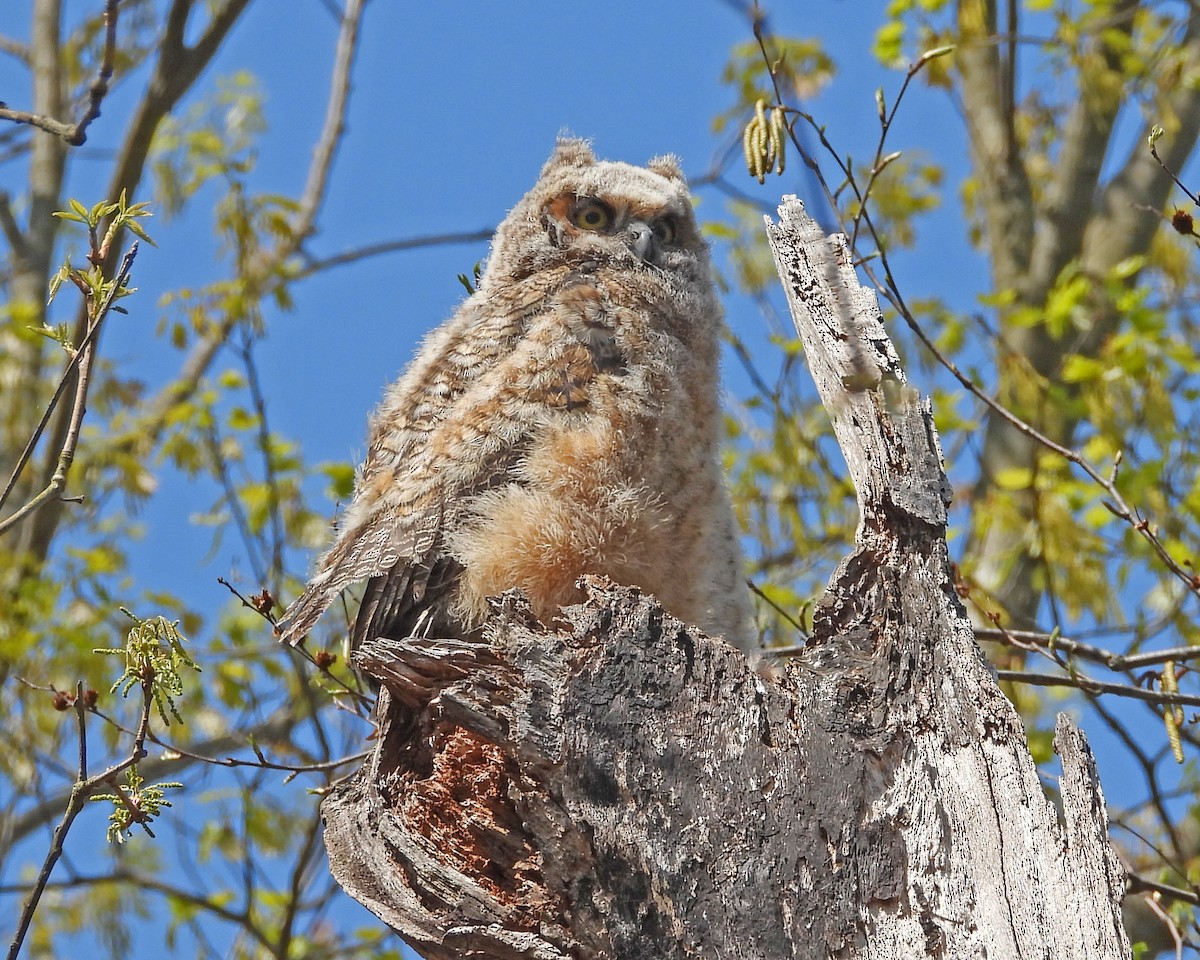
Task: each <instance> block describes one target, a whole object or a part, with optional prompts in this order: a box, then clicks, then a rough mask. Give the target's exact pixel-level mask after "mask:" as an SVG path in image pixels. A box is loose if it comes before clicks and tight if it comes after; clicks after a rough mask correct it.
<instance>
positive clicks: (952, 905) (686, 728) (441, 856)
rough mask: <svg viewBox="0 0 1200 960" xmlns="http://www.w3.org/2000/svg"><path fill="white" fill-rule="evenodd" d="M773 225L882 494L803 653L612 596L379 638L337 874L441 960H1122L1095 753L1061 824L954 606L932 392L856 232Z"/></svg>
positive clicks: (1071, 748) (592, 586)
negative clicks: (540, 612)
mask: <svg viewBox="0 0 1200 960" xmlns="http://www.w3.org/2000/svg"><path fill="white" fill-rule="evenodd" d="M769 232H770V236H771V240H772V244H773V246H774V249H775V250H776V256H777V258H778V262H779V266H780V271H781V275H782V276H783V277H784V280H785V286H787V287H788V288H789V298H790V300H791V304H792V308H793V311H794V314H795V316H796V319H797V325H798V329H799V331H800V334H801V337H802V339H803V340H804V344H805V351H806V354H807V356H808V359H809V362H810V364H811V366H812V369H813V373H814V377H815V379H816V381H817V384H818V386H819V388H820V389H821V392H822V396H823V398H824V400H825V403H826V405H827V406H828V407H829V409H830V412H831V414H832V417H833V422H834V428H835V431H836V433H837V436H838V440H839V442H840V443H841V445H842V448H843V451H844V453H845V455H846V460H847V463H848V466H849V469H850V473H851V476H852V477H853V479H854V482H855V484H856V487H857V488H858V491H859V500H860V504H861V507H862V522H861V524H860V528H859V532H858V540H857V545H856V548H855V550H854V551H853V553H851V554H850V556H848V557H847V558H846V559H845V560H844V561H843V563H842V564H841V565H840V566H839V568H838V570H837V572H836V573H835V575H834V577H833V578H832V579H831V582H830V584H829V588H828V591H827V592H826V594H825V596H824V597H823V598H822V600H821V601H820V603H819V605H818V608H817V610H816V614H815V617H814V636H813V638H812V640H811V642H810V643H809V645H808V647H807V649H806V651H805V653H804V654H803V655H802V656H801V657H798V658H796V659H794V660H793V661H791V662H790V663H788V664H786V665H785V666H780V667H778V668H775V669H769V668H765V667H763V666H762V665H758V666H757V667H756V666H754V665H752V664H751V663H749V662H748V660H747V658H746V656H745V655H744V654H742V653H741V652H739V651H737V650H735V649H734V648H732V647H730V646H729V645H728V644H726V643H724V642H723V641H721V640H719V639H711V638H708V637H705V636H702V635H701V634H699V633H698V632H697V631H696V630H695V629H693V628H690V627H688V626H686V625H684V624H682V623H680V622H679V621H677V620H675V619H673V618H672V617H671V616H669V615H667V614H666V613H664V611H663V609H662V607H661V606H660V605H659V604H658V603H657V601H656V600H655V599H654V598H652V597H650V596H647V595H643V594H642V593H641V591H639V590H637V589H636V588H629V587H618V586H616V585H614V584H612V583H610V582H608V581H603V580H598V579H586V580H585V581H584V582H583V587H584V591H585V594H586V601H585V602H584V603H582V604H580V605H577V606H574V607H569V608H567V609H566V610H564V612H563V618H562V621H561V622H559V623H558V624H556V625H555V627H554V628H553V629H551V628H547V627H545V626H543V625H542V624H541V623H539V622H538V621H537V620H536V619H535V618H534V617H532V616H531V614H530V611H529V608H528V604H527V603H526V602H525V601H524V600H523V599H522V598H521V597H520V595H519V594H516V593H510V594H508V595H506V596H505V597H503V598H501V599H500V600H498V601H496V603H495V605H494V607H493V610H492V613H491V615H490V616H489V617H488V619H487V622H486V628H485V632H484V636H483V637H482V638H481V639H480V640H478V641H476V642H472V643H468V642H461V641H439V640H431V639H411V640H405V641H395V640H388V641H378V642H368V643H365V644H364V645H363V646H362V648H360V651H359V654H358V660H359V663H360V665H361V666H362V667H363V668H364V669H365V670H366V671H367V672H369V673H371V674H372V675H373V676H376V677H377V678H379V679H380V681H381V682H382V684H383V688H382V692H381V699H380V708H379V714H378V716H379V722H380V731H379V735H378V739H377V741H376V748H375V752H374V755H373V757H372V758H371V760H370V762H369V763H368V764H367V765H366V766H365V767H364V769H363V770H362V771H361V772H360V773H359V774H358V775H357V776H355V777H353V778H351V779H350V780H349V781H347V782H345V783H344V784H342V785H341V786H340V787H339V788H337V789H336V790H335V791H334V792H333V793H332V794H331V795H330V796H329V797H328V798H327V799H326V801H325V803H324V806H323V811H324V814H325V818H326V824H327V831H326V845H327V847H328V849H329V852H330V860H331V864H332V867H333V870H334V873H335V875H336V876H337V878H338V880H339V882H340V883H341V884H342V885H343V887H345V889H346V890H347V891H348V892H349V893H350V894H351V895H352V896H354V897H355V898H357V899H358V900H360V901H361V902H363V903H364V904H366V905H367V906H368V907H369V908H370V909H371V910H373V911H374V912H375V913H376V914H377V915H378V916H380V917H381V918H382V919H383V920H384V921H386V922H387V923H389V924H390V925H391V926H393V927H394V928H395V929H397V930H398V931H400V932H401V934H402V935H403V936H404V937H405V938H406V939H407V940H408V941H409V942H410V943H411V944H412V945H413V946H414V947H415V948H416V949H417V950H418V951H420V952H421V953H422V954H423V955H424V956H426V957H429V958H450V957H456V958H457V957H504V958H515V957H537V958H546V960H549V958H565V957H572V958H594V957H595V958H598V957H612V958H621V960H625V958H647V960H648V958H674V957H720V958H724V957H743V958H762V960H767V958H780V957H803V958H809V957H811V958H825V957H839V958H848V957H853V958H879V960H884V958H887V960H898V958H919V957H938V958H968V957H970V958H982V957H988V958H990V960H996V958H1023V960H1030V958H1035V957H1036V958H1054V960H1059V958H1067V960H1071V958H1079V960H1083V958H1088V960H1094V958H1099V960H1108V958H1113V960H1115V958H1121V957H1128V956H1129V945H1128V942H1127V940H1126V938H1125V935H1124V932H1123V930H1122V928H1121V923H1120V912H1119V904H1120V898H1121V894H1122V885H1123V877H1122V874H1121V870H1120V867H1119V865H1118V864H1117V862H1116V860H1115V857H1114V856H1113V854H1112V851H1111V849H1110V848H1109V846H1108V839H1107V825H1106V817H1105V813H1104V803H1103V797H1102V795H1101V793H1100V788H1099V784H1098V780H1097V777H1096V771H1095V765H1094V761H1093V760H1092V758H1091V754H1090V752H1089V751H1088V749H1087V746H1086V742H1085V741H1084V739H1083V736H1082V734H1081V733H1080V732H1079V731H1078V729H1076V728H1075V727H1074V725H1073V724H1072V723H1071V722H1070V721H1069V720H1068V719H1066V718H1065V717H1064V718H1062V719H1061V720H1060V725H1059V735H1058V738H1057V741H1056V743H1057V744H1058V749H1059V750H1060V753H1061V754H1062V758H1063V780H1062V797H1063V809H1064V822H1063V823H1062V824H1061V825H1060V822H1059V819H1058V816H1057V814H1056V812H1055V809H1054V807H1053V806H1052V805H1051V803H1050V802H1049V801H1048V800H1047V798H1046V795H1045V793H1044V791H1043V789H1042V785H1041V782H1040V781H1039V778H1038V773H1037V770H1036V769H1035V766H1034V764H1033V761H1032V759H1031V758H1030V756H1029V752H1028V749H1027V747H1026V744H1025V738H1024V731H1023V729H1022V726H1021V723H1020V720H1019V719H1018V717H1017V715H1016V713H1015V711H1014V710H1013V709H1012V706H1011V705H1010V704H1009V703H1008V701H1007V700H1006V699H1005V698H1004V697H1003V695H1002V694H1001V692H1000V690H999V689H998V687H997V686H996V684H995V682H994V680H993V678H992V674H991V671H990V669H989V667H988V665H987V663H986V662H985V660H984V659H983V656H982V654H981V653H980V651H979V648H978V647H977V646H976V644H975V642H974V638H973V636H972V634H971V628H970V625H969V623H968V622H967V620H966V618H965V616H964V615H963V611H962V608H961V605H960V604H959V601H958V598H957V596H956V595H955V593H954V590H953V584H952V580H951V577H950V569H949V562H948V557H947V553H946V545H945V537H944V534H945V508H946V504H947V501H948V486H947V483H946V480H945V477H944V475H943V473H942V470H941V464H940V452H939V450H938V446H937V440H936V436H935V434H934V430H933V426H932V418H931V416H930V411H929V407H928V404H927V403H926V402H924V401H923V400H922V399H921V398H920V397H919V395H918V394H917V392H916V391H915V390H913V389H912V388H911V387H909V386H908V385H907V384H906V383H905V380H904V376H903V372H902V371H901V370H900V367H899V363H898V361H897V359H896V355H895V352H894V350H893V349H892V346H891V344H890V342H889V341H888V339H887V336H886V334H885V332H884V330H883V326H882V324H881V322H880V320H879V313H878V309H877V306H876V304H875V300H874V296H873V295H872V294H869V293H866V292H864V291H862V290H861V289H860V288H859V287H858V284H857V280H856V279H855V277H854V273H853V270H852V269H851V268H850V266H849V262H848V259H847V254H846V248H845V244H844V241H842V240H840V239H839V238H834V239H832V240H829V239H826V238H825V237H823V236H821V235H820V234H819V232H817V231H815V228H814V227H813V225H812V222H811V221H810V220H808V219H807V217H806V216H805V215H804V213H803V208H802V207H801V206H800V205H799V203H798V202H795V201H791V202H789V203H788V204H787V205H785V207H783V208H781V219H780V222H779V224H778V225H775V224H772V225H770V227H769ZM680 575H681V576H685V575H686V571H680Z"/></svg>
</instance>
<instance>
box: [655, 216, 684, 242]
mask: <svg viewBox="0 0 1200 960" xmlns="http://www.w3.org/2000/svg"><path fill="white" fill-rule="evenodd" d="M650 229H651V230H652V231H653V232H654V236H655V237H657V238H658V242H659V243H665V244H667V245H668V246H670V245H671V244H672V243H674V242H675V236H676V234H677V233H678V232H679V231H678V230H677V229H676V228H675V218H674V217H659V218H658V219H657V220H655V221H654V222H653V223H652V224H650Z"/></svg>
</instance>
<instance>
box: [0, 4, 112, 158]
mask: <svg viewBox="0 0 1200 960" xmlns="http://www.w3.org/2000/svg"><path fill="white" fill-rule="evenodd" d="M117 11H118V7H117V0H105V3H104V27H105V30H104V54H103V55H102V57H101V59H100V69H99V70H98V71H97V73H96V79H95V80H93V81H92V85H91V86H90V87H88V101H87V107H86V109H85V110H84V112H83V115H82V116H81V117H80V118H79V119H78V120H77V121H75V122H74V123H64V122H63V121H61V120H56V119H55V118H54V117H47V116H43V115H42V114H39V113H30V112H29V111H27V110H12V109H10V108H8V107H6V106H5V105H4V104H0V120H11V121H12V122H13V123H25V124H29V125H30V126H32V127H37V128H38V129H39V130H45V131H46V132H47V133H52V134H54V136H56V137H61V138H62V139H63V140H64V141H66V142H67V143H69V144H70V145H71V146H73V147H81V146H83V144H84V143H86V142H87V128H88V127H89V126H90V125H91V123H92V121H93V120H95V119H96V118H97V117H98V116H100V104H101V103H103V102H104V97H105V96H106V95H107V94H108V84H109V81H110V80H111V79H112V75H113V63H114V62H115V60H116V51H117Z"/></svg>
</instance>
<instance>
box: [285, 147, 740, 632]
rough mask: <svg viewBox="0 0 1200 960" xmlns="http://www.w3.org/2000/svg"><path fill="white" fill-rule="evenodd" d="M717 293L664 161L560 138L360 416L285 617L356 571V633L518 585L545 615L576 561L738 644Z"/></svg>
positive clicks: (670, 165) (470, 608) (303, 625)
mask: <svg viewBox="0 0 1200 960" xmlns="http://www.w3.org/2000/svg"><path fill="white" fill-rule="evenodd" d="M720 325H721V314H720V307H719V304H718V302H717V299H716V295H715V293H714V290H713V284H712V279H711V275H710V268H709V262H708V251H707V248H706V245H705V243H704V241H703V239H702V238H701V236H700V233H699V230H698V229H697V226H696V222H695V218H694V217H693V215H692V209H691V204H690V201H689V197H688V192H687V186H686V183H685V182H684V179H683V176H682V174H681V173H680V171H679V167H678V165H677V163H676V162H675V160H674V159H673V158H670V157H666V158H660V159H657V160H653V161H651V163H650V164H649V166H648V167H647V168H641V167H633V166H629V165H627V164H623V163H607V162H599V161H597V160H596V159H595V157H594V156H593V154H592V151H591V149H590V148H589V147H588V145H587V144H586V143H584V142H583V141H579V140H563V141H560V142H559V144H558V147H557V149H556V150H555V152H554V154H553V155H552V156H551V158H550V160H549V161H548V162H547V164H546V165H545V167H544V168H543V170H542V174H541V177H540V179H539V180H538V182H537V184H536V185H535V186H534V188H533V189H532V190H531V191H530V192H529V194H527V195H526V196H525V197H524V199H522V200H521V202H520V203H519V204H518V205H517V206H516V207H515V208H514V209H513V211H512V212H511V213H510V214H509V215H508V217H507V218H505V220H504V222H503V223H502V224H501V225H500V227H499V229H498V230H497V232H496V236H495V239H494V241H493V244H492V253H491V256H490V258H489V260H488V264H487V269H486V270H485V272H484V275H483V277H482V279H481V281H480V285H479V290H478V291H477V292H476V293H475V294H473V295H472V296H471V297H470V299H468V300H467V301H466V302H465V303H463V305H462V306H461V307H460V308H459V310H458V312H457V313H456V314H455V316H454V317H452V318H451V319H450V320H449V321H448V322H447V323H446V324H444V325H443V326H441V327H439V328H438V329H436V330H434V331H433V333H431V334H430V336H429V337H428V338H427V339H426V341H425V343H424V345H423V346H422V348H421V350H420V352H419V353H418V355H417V357H416V359H415V360H414V361H413V363H412V365H411V366H410V367H409V369H408V370H407V371H406V372H405V374H404V375H403V376H402V377H401V378H400V380H399V381H397V382H396V383H395V384H394V385H393V386H392V387H391V389H390V390H389V391H388V393H387V396H386V397H385V399H384V401H383V403H382V405H381V406H380V408H379V410H378V411H377V412H376V414H375V416H374V418H373V419H372V422H371V430H370V443H369V449H368V453H367V459H366V463H365V464H364V465H363V467H362V469H361V471H360V473H359V477H358V482H357V486H356V490H355V495H354V501H353V503H352V504H351V505H350V508H349V509H348V510H347V512H346V515H345V516H344V518H343V520H342V524H341V528H340V533H339V536H338V539H337V542H336V543H334V545H333V547H332V548H331V549H330V550H329V551H328V552H327V553H326V554H325V555H324V556H323V557H322V558H321V560H320V562H319V563H318V566H317V572H316V574H315V575H314V577H313V579H312V580H311V581H310V582H309V584H308V586H307V587H306V588H305V589H304V592H303V593H302V594H301V595H300V597H299V598H298V599H297V600H296V601H295V602H294V603H293V604H292V605H291V606H290V607H289V608H288V609H287V611H286V613H285V614H284V616H283V619H282V620H281V621H280V624H279V633H280V637H281V639H283V640H285V641H288V642H291V643H296V642H298V641H299V640H300V639H301V638H303V636H304V635H305V634H306V633H307V632H308V630H309V629H310V628H311V627H312V626H313V624H314V623H316V621H317V619H318V618H319V617H320V616H321V614H322V613H323V612H324V611H325V610H326V609H327V608H328V606H329V605H330V604H331V603H332V602H333V600H334V599H335V598H336V597H337V596H338V594H340V593H341V592H342V591H343V590H344V589H346V588H347V587H349V586H350V585H352V584H354V583H356V582H358V581H363V580H366V581H367V586H366V589H365V592H364V596H363V601H362V605H361V609H360V611H359V615H358V619H357V621H356V623H355V625H354V630H353V633H352V637H351V640H352V642H354V643H357V642H359V641H360V640H362V639H363V638H365V637H375V636H390V637H405V636H410V635H412V634H414V633H424V632H428V631H449V632H452V633H453V632H462V631H471V630H474V629H475V628H477V626H478V625H479V623H480V622H481V620H482V618H483V616H484V615H485V613H486V599H487V597H489V596H494V595H497V594H500V593H502V592H504V591H505V590H507V589H509V588H511V587H519V588H521V589H522V590H524V591H525V593H526V594H527V595H528V596H529V598H530V600H531V602H532V604H533V609H534V611H535V613H536V614H537V615H538V616H539V617H541V618H542V619H543V620H550V619H552V618H553V616H554V614H555V612H556V611H557V609H558V608H559V607H560V606H561V605H562V604H565V603H571V602H575V601H577V600H579V599H580V596H581V595H580V592H579V589H578V588H577V587H576V585H575V584H576V581H577V580H578V578H579V577H580V576H582V575H583V574H586V573H594V574H603V575H606V576H609V577H611V578H612V579H614V580H617V581H619V582H622V583H629V584H637V585H639V586H641V587H643V588H644V589H646V590H648V591H650V592H652V593H653V594H655V595H656V596H657V597H658V599H659V600H660V601H661V602H662V603H663V605H664V606H666V607H667V609H669V610H670V611H671V612H672V613H674V614H675V615H677V616H679V617H680V618H682V619H684V620H686V621H689V622H692V623H695V624H697V625H699V626H700V627H702V628H704V629H705V630H706V631H708V632H710V633H715V634H724V635H725V636H726V637H727V638H728V639H730V640H731V641H733V642H735V643H737V644H739V645H740V646H742V647H744V648H747V649H748V648H749V647H750V646H751V637H750V623H749V604H748V598H747V596H746V591H745V587H744V584H743V580H742V571H741V554H740V551H739V549H738V544H737V537H736V535H735V531H734V524H733V517H732V511H731V509H730V506H729V499H728V495H727V493H726V491H725V487H724V484H723V482H722V477H721V472H720V468H719V464H718V459H717V453H718V439H719V422H720V408H719V403H718V395H717V383H718V375H717V360H718V353H719V348H718V335H719V331H720Z"/></svg>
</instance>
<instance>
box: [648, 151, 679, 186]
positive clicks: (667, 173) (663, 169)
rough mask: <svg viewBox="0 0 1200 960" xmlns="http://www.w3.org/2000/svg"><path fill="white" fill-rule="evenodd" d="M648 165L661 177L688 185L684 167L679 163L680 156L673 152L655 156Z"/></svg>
mask: <svg viewBox="0 0 1200 960" xmlns="http://www.w3.org/2000/svg"><path fill="white" fill-rule="evenodd" d="M646 166H647V167H648V168H649V169H650V170H652V171H653V172H654V173H657V174H658V175H659V176H660V177H666V178H667V179H668V180H674V181H676V182H677V183H682V184H683V185H684V186H686V185H687V177H685V176H684V175H683V168H682V167H681V166H680V165H679V158H678V157H677V156H675V154H673V153H668V154H664V155H663V156H661V157H655V158H654V159H653V160H651V161H650V162H649V163H648V164H646Z"/></svg>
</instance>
